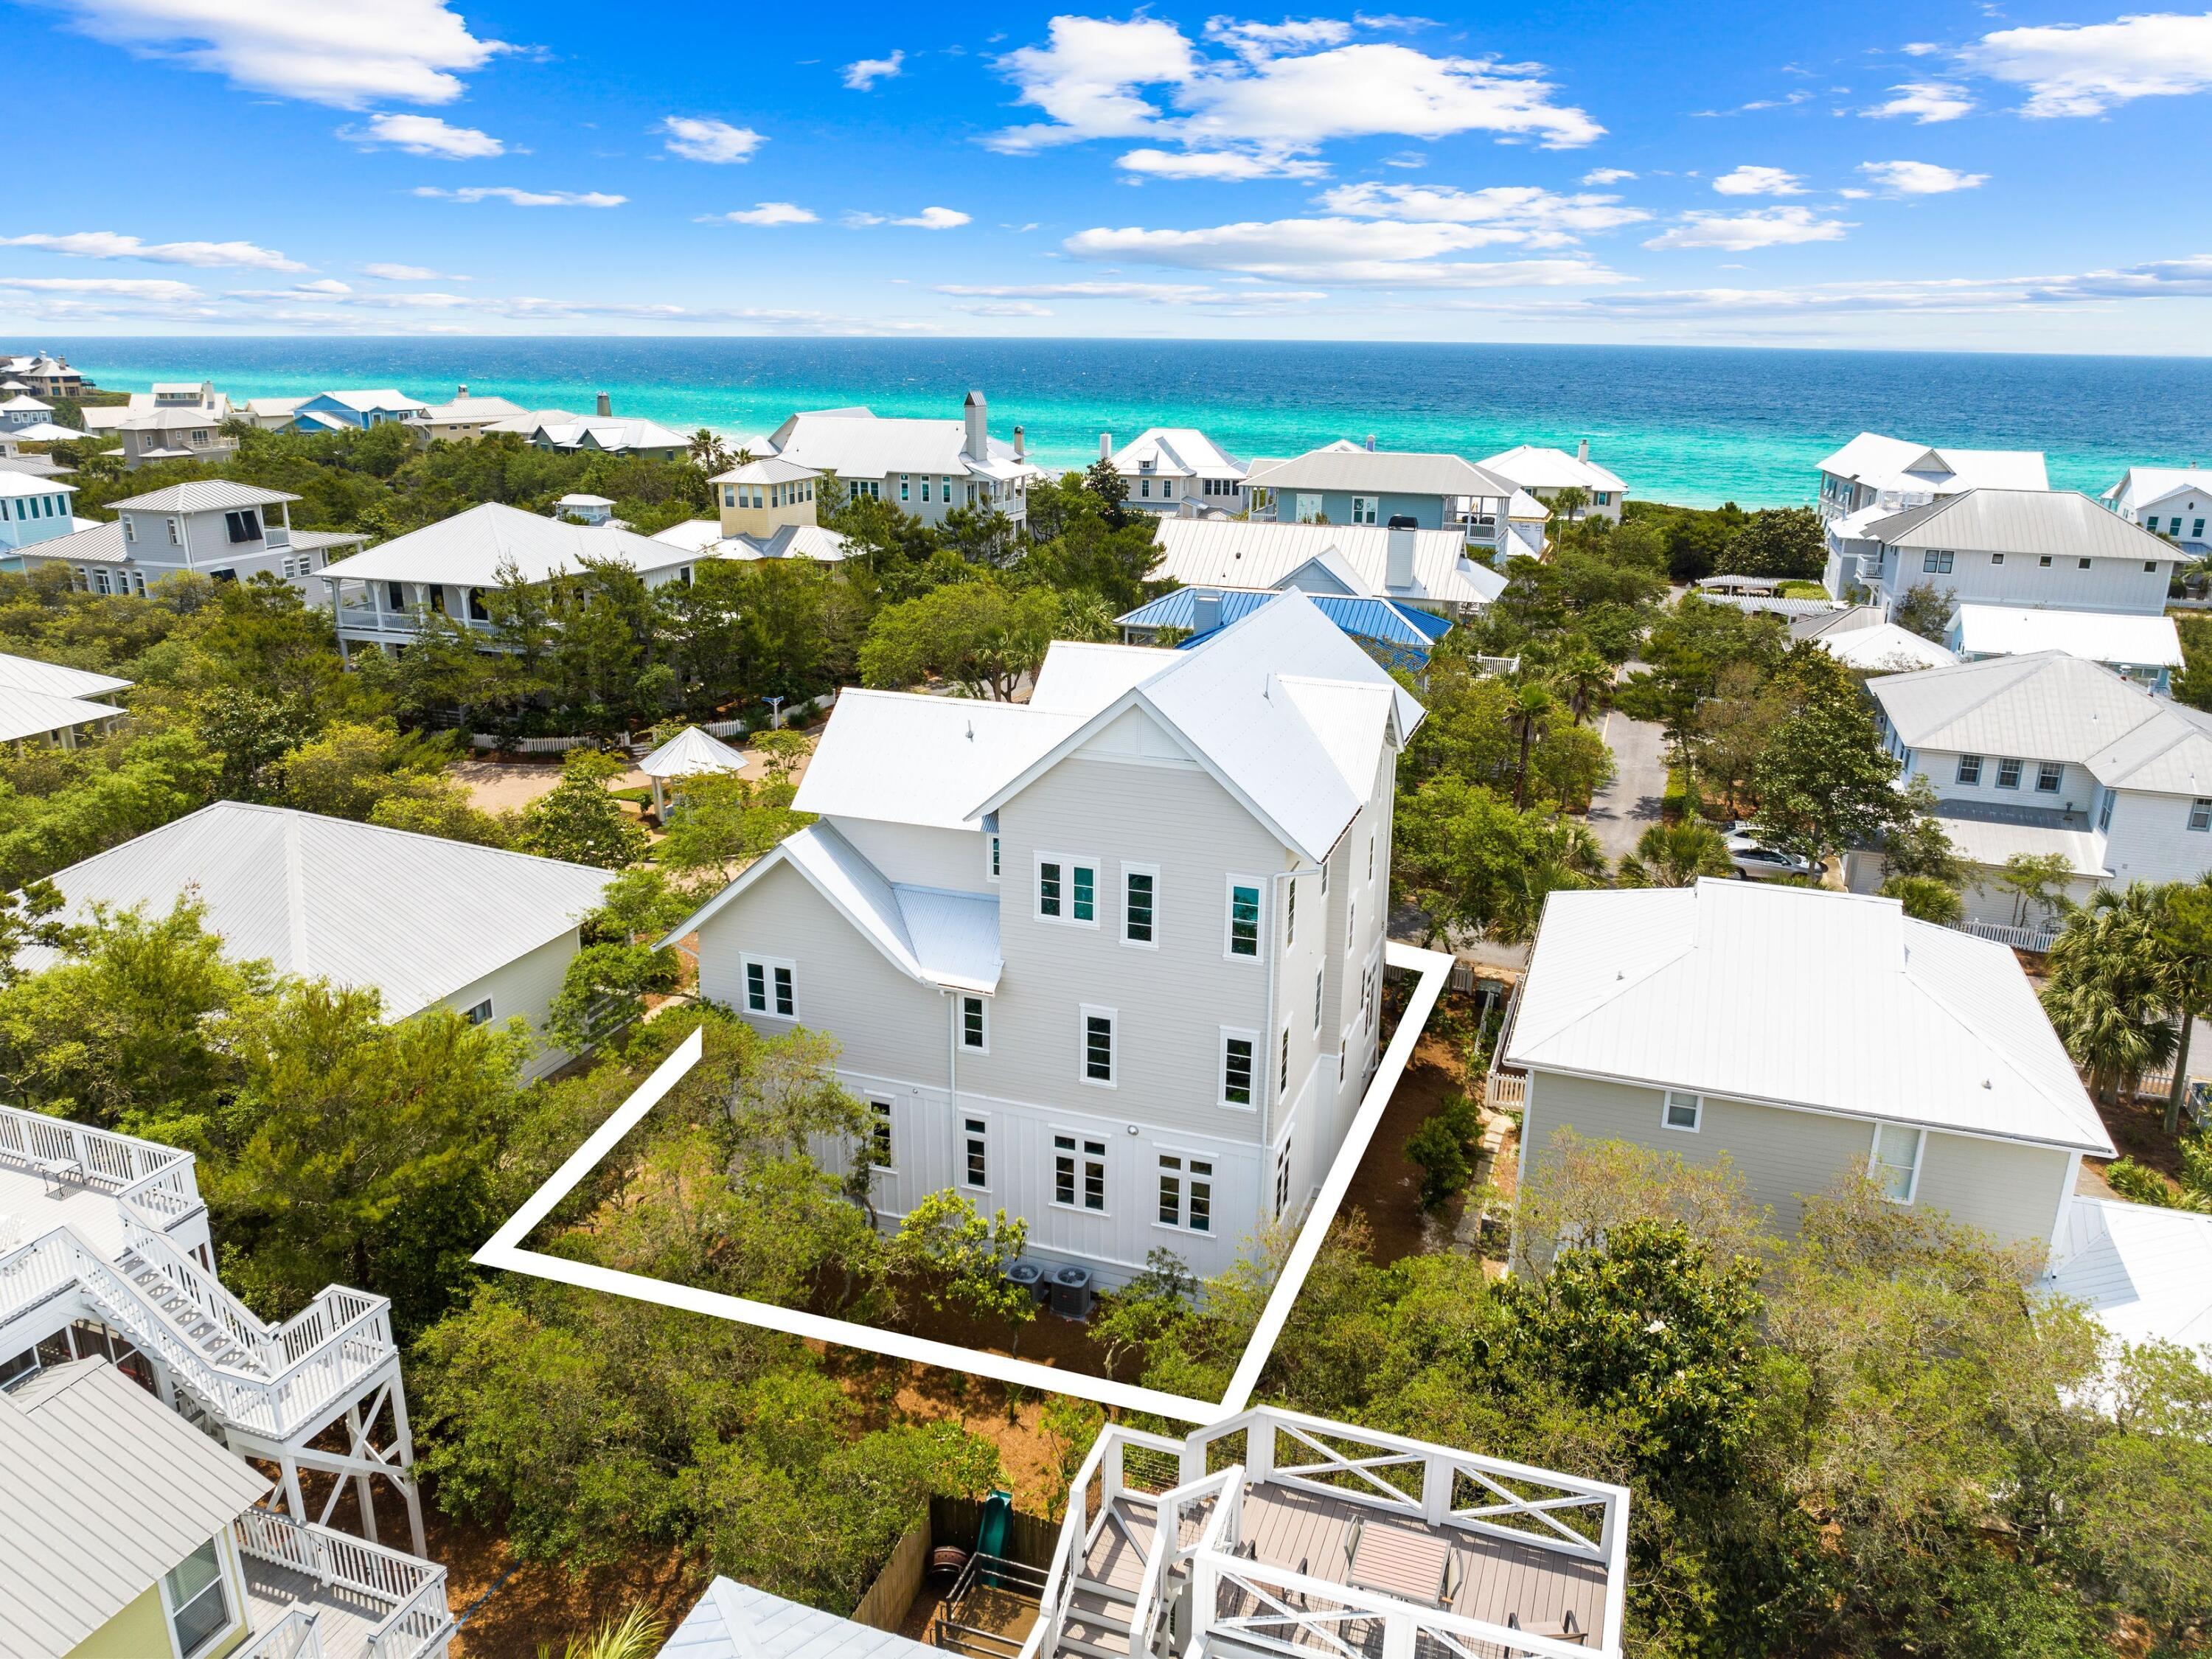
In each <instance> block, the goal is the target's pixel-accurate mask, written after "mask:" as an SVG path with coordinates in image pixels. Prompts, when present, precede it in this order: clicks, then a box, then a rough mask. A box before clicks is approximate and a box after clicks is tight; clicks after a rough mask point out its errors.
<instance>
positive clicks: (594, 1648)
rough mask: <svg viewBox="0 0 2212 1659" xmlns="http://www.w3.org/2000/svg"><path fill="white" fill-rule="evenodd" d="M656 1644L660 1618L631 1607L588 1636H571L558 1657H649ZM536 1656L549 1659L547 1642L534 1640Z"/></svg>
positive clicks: (643, 1658) (625, 1658)
mask: <svg viewBox="0 0 2212 1659" xmlns="http://www.w3.org/2000/svg"><path fill="white" fill-rule="evenodd" d="M659 1645H660V1620H658V1619H655V1618H654V1617H653V1615H652V1614H650V1613H647V1612H646V1610H645V1609H644V1608H643V1607H632V1608H631V1609H630V1610H629V1612H628V1613H624V1614H623V1617H622V1620H621V1622H620V1623H617V1622H616V1621H615V1620H611V1619H610V1620H608V1621H607V1622H606V1623H605V1624H604V1625H601V1626H599V1629H597V1630H596V1631H593V1632H592V1633H591V1634H590V1635H589V1636H572V1637H570V1638H568V1645H566V1646H565V1647H563V1648H562V1650H561V1659H653V1652H654V1650H656V1649H657V1648H659ZM538 1659H553V1648H552V1644H550V1643H545V1642H541V1643H539V1644H538Z"/></svg>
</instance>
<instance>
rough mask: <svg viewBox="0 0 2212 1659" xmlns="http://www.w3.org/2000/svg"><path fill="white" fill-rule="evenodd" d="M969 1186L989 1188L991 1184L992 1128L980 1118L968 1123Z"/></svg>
mask: <svg viewBox="0 0 2212 1659" xmlns="http://www.w3.org/2000/svg"><path fill="white" fill-rule="evenodd" d="M990 1127H991V1126H990V1125H989V1124H988V1123H987V1122H986V1121H984V1120H983V1119H981V1118H980V1117H971V1118H969V1119H968V1120H967V1129H968V1169H967V1177H968V1184H969V1186H970V1187H987V1186H989V1185H990V1184H991V1179H990V1177H991V1137H990Z"/></svg>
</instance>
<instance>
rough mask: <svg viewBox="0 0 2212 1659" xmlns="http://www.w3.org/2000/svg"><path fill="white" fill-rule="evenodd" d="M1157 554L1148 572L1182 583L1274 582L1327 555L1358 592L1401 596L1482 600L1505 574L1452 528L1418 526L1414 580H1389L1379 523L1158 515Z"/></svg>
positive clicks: (1386, 536) (1499, 587) (1494, 592)
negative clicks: (1398, 583) (1471, 551)
mask: <svg viewBox="0 0 2212 1659" xmlns="http://www.w3.org/2000/svg"><path fill="white" fill-rule="evenodd" d="M1154 533H1155V539H1156V541H1157V543H1158V547H1159V550H1160V562H1159V565H1158V568H1156V569H1155V570H1154V571H1153V573H1152V574H1153V576H1154V577H1155V578H1156V579H1158V580H1173V581H1176V582H1180V583H1182V585H1183V586H1186V587H1243V588H1255V589H1256V588H1278V587H1281V586H1285V584H1286V583H1288V582H1289V581H1290V580H1291V579H1292V578H1293V577H1294V576H1296V575H1297V573H1298V572H1299V571H1300V570H1301V569H1302V568H1304V567H1305V566H1307V565H1309V564H1311V563H1312V562H1314V561H1315V560H1316V559H1322V558H1325V557H1326V556H1328V555H1330V554H1332V553H1333V554H1334V555H1335V556H1336V557H1335V559H1334V561H1331V562H1330V563H1329V568H1330V569H1331V570H1332V571H1333V572H1338V573H1344V574H1350V575H1352V577H1354V578H1355V579H1356V580H1357V582H1358V588H1357V590H1356V591H1357V592H1359V593H1360V594H1361V595H1362V596H1363V597H1371V596H1374V595H1387V596H1388V597H1389V598H1391V599H1398V600H1401V601H1405V602H1407V603H1415V604H1420V603H1426V604H1432V605H1488V604H1490V603H1491V602H1492V600H1493V599H1496V598H1497V597H1498V595H1499V594H1500V593H1503V592H1504V591H1505V581H1506V578H1505V577H1504V574H1502V573H1500V572H1498V571H1496V570H1492V568H1490V567H1489V566H1488V565H1485V564H1478V563H1476V562H1474V560H1472V559H1470V558H1468V556H1467V543H1466V539H1465V538H1463V537H1462V536H1461V535H1460V533H1459V532H1457V531H1455V530H1416V531H1414V532H1412V533H1413V586H1410V587H1404V588H1393V587H1391V586H1389V583H1388V581H1387V580H1386V578H1387V577H1388V575H1389V556H1390V532H1389V530H1388V529H1386V528H1385V527H1383V526H1380V525H1327V524H1269V523H1267V522H1265V521H1264V520H1242V519H1162V520H1160V521H1159V523H1158V526H1157V527H1156V530H1155V532H1154Z"/></svg>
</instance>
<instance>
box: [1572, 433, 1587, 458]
mask: <svg viewBox="0 0 2212 1659" xmlns="http://www.w3.org/2000/svg"><path fill="white" fill-rule="evenodd" d="M1575 459H1577V460H1578V461H1587V460H1588V459H1589V439H1588V438H1584V439H1583V441H1581V442H1580V443H1578V444H1577V445H1576V446H1575Z"/></svg>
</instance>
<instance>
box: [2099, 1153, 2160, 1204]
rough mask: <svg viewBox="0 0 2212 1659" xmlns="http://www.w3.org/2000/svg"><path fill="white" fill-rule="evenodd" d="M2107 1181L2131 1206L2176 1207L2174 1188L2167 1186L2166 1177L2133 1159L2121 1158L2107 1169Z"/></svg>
mask: <svg viewBox="0 0 2212 1659" xmlns="http://www.w3.org/2000/svg"><path fill="white" fill-rule="evenodd" d="M2105 1180H2106V1182H2107V1183H2108V1184H2109V1185H2110V1186H2111V1188H2112V1190H2113V1191H2114V1192H2116V1193H2118V1194H2119V1195H2120V1196H2121V1197H2122V1198H2124V1199H2126V1200H2128V1201H2129V1202H2130V1203H2131V1204H2160V1205H2164V1206H2166V1207H2168V1208H2172V1207H2173V1206H2174V1205H2175V1201H2176V1200H2175V1199H2174V1196H2173V1188H2171V1187H2169V1186H2167V1185H2166V1177H2165V1176H2162V1175H2160V1174H2159V1172H2158V1171H2157V1170H2150V1169H2146V1168H2144V1167H2143V1166H2142V1164H2138V1163H2136V1161H2135V1159H2133V1158H2121V1159H2120V1160H2119V1161H2118V1163H2116V1164H2112V1165H2111V1166H2110V1167H2109V1168H2107V1169H2106V1171H2105Z"/></svg>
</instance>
